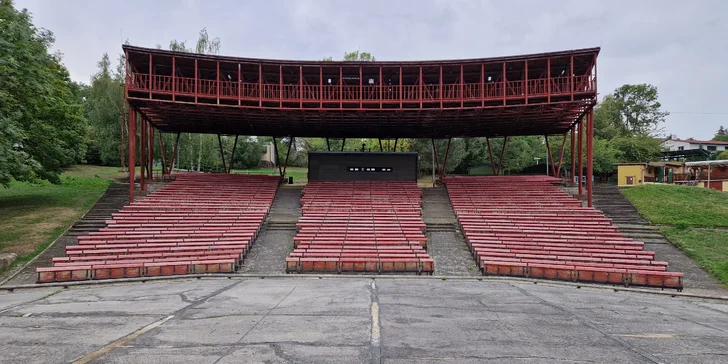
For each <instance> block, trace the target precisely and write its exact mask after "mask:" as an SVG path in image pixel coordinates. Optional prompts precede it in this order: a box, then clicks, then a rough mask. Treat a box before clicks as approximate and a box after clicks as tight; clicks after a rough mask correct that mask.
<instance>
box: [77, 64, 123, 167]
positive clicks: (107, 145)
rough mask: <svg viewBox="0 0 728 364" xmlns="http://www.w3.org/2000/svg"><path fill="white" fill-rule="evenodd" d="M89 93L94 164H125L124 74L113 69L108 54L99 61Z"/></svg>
mask: <svg viewBox="0 0 728 364" xmlns="http://www.w3.org/2000/svg"><path fill="white" fill-rule="evenodd" d="M97 66H98V71H97V72H96V73H95V74H94V75H93V76H92V77H91V85H90V86H89V87H88V90H87V92H86V94H87V96H86V103H85V106H86V117H87V119H88V122H89V129H88V136H89V141H90V143H89V151H88V153H87V157H86V159H87V161H88V162H89V163H92V164H100V165H108V166H120V165H121V158H123V156H122V155H121V149H120V148H121V144H120V143H121V130H122V128H123V127H124V110H123V108H124V107H125V104H124V84H123V81H124V76H123V74H122V73H119V70H118V69H117V70H116V71H113V70H112V69H111V60H110V58H109V55H108V54H107V53H104V55H103V56H102V57H101V60H99V62H98V63H97Z"/></svg>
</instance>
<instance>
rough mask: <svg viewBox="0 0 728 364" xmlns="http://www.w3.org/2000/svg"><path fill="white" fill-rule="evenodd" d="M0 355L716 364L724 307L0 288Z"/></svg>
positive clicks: (359, 288)
mask: <svg viewBox="0 0 728 364" xmlns="http://www.w3.org/2000/svg"><path fill="white" fill-rule="evenodd" d="M0 352H2V353H3V355H2V356H0V362H3V363H5V362H7V363H18V362H21V363H60V362H72V361H74V360H79V359H80V360H81V361H80V362H95V363H102V362H103V363H140V362H151V363H155V364H162V363H180V362H195V363H241V362H246V363H442V362H451V363H482V362H489V363H490V362H494V363H513V362H519V363H520V362H534V363H564V362H588V363H658V362H659V363H725V362H726V359H728V304H723V303H718V302H715V301H713V302H709V301H699V300H695V299H685V298H670V297H669V296H662V295H651V294H643V293H635V292H614V291H612V290H609V289H592V288H582V289H576V288H574V287H568V286H562V285H550V284H532V283H526V282H515V281H488V280H484V281H478V280H475V279H470V280H452V279H449V280H447V281H443V280H439V279H432V278H430V279H423V278H396V279H391V278H380V279H376V280H375V281H373V280H371V279H369V278H364V277H361V278H333V279H328V278H324V279H318V278H315V277H290V276H288V277H283V278H267V279H260V278H255V279H253V278H233V279H223V278H207V279H200V280H197V279H194V280H192V279H190V280H173V281H154V282H147V283H125V284H114V285H98V286H80V287H74V288H71V289H68V290H62V291H56V289H55V288H41V289H35V290H20V291H18V290H16V291H15V292H14V293H5V294H0Z"/></svg>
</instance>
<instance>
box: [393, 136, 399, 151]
mask: <svg viewBox="0 0 728 364" xmlns="http://www.w3.org/2000/svg"><path fill="white" fill-rule="evenodd" d="M397 141H399V138H394V150H393V152H396V151H397Z"/></svg>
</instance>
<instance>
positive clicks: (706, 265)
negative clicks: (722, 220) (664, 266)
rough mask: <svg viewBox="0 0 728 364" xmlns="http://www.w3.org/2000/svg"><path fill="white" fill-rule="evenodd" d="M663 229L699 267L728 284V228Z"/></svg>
mask: <svg viewBox="0 0 728 364" xmlns="http://www.w3.org/2000/svg"><path fill="white" fill-rule="evenodd" d="M663 231H664V232H665V235H667V237H668V238H669V239H670V241H672V242H673V243H674V244H675V245H676V246H677V247H678V248H680V249H681V250H682V251H683V252H685V254H686V255H687V256H688V257H690V258H691V259H693V260H694V261H695V262H697V263H698V265H700V267H701V268H703V269H705V270H706V271H708V272H710V273H711V274H713V275H714V276H715V277H716V278H718V280H720V282H721V283H723V284H724V285H728V230H726V229H696V228H678V227H669V228H665V229H663Z"/></svg>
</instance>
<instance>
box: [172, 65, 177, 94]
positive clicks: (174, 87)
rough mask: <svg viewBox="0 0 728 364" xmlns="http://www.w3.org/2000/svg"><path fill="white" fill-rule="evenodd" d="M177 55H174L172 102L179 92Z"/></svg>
mask: <svg viewBox="0 0 728 364" xmlns="http://www.w3.org/2000/svg"><path fill="white" fill-rule="evenodd" d="M176 73H177V57H175V56H172V102H174V101H175V94H176V93H177V80H176V77H177V75H176Z"/></svg>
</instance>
